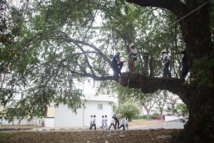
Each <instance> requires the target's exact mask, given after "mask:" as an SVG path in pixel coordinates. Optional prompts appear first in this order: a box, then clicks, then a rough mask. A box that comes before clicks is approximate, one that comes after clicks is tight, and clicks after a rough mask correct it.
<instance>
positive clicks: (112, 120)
mask: <svg viewBox="0 0 214 143" xmlns="http://www.w3.org/2000/svg"><path fill="white" fill-rule="evenodd" d="M112 125H113V127H114V129H115V130H116V127H115V126H114V116H112V118H111V125H110V126H109V128H108V130H110V128H111V126H112Z"/></svg>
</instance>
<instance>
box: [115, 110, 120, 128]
mask: <svg viewBox="0 0 214 143" xmlns="http://www.w3.org/2000/svg"><path fill="white" fill-rule="evenodd" d="M114 119H115V128H119V118H118V112H116V114H115V117H114Z"/></svg>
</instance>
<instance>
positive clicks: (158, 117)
mask: <svg viewBox="0 0 214 143" xmlns="http://www.w3.org/2000/svg"><path fill="white" fill-rule="evenodd" d="M154 117H155V120H163V118H162V117H160V116H154Z"/></svg>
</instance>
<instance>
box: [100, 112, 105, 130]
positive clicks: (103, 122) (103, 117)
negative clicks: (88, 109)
mask: <svg viewBox="0 0 214 143" xmlns="http://www.w3.org/2000/svg"><path fill="white" fill-rule="evenodd" d="M104 120H105V119H104V115H103V116H102V126H101V127H100V128H102V129H103V127H104Z"/></svg>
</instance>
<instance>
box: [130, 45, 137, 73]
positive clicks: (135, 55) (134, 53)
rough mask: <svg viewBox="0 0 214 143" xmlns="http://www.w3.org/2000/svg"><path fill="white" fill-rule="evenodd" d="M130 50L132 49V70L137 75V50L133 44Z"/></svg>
mask: <svg viewBox="0 0 214 143" xmlns="http://www.w3.org/2000/svg"><path fill="white" fill-rule="evenodd" d="M129 48H130V49H131V52H130V54H131V60H130V66H131V68H132V73H135V67H134V62H135V61H136V60H137V49H136V48H135V45H134V44H133V43H131V44H130V46H129Z"/></svg>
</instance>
